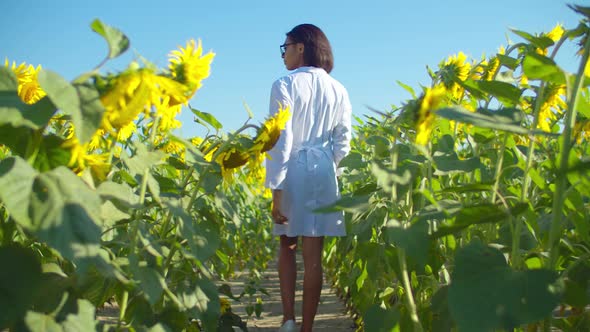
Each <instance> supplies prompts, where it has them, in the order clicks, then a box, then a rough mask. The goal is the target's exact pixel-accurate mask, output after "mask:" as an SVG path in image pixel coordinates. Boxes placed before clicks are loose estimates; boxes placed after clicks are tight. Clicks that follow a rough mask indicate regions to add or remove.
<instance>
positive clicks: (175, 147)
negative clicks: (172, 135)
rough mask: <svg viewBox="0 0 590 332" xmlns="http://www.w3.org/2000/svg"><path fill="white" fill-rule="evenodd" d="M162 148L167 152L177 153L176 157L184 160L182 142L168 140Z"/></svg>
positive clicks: (184, 149) (184, 152)
mask: <svg viewBox="0 0 590 332" xmlns="http://www.w3.org/2000/svg"><path fill="white" fill-rule="evenodd" d="M162 150H163V151H164V152H166V153H168V154H173V155H177V156H178V158H179V159H180V160H182V161H184V160H185V159H184V158H185V154H186V148H185V147H184V144H182V143H179V142H176V141H172V140H169V141H168V142H167V143H166V144H164V146H163V147H162Z"/></svg>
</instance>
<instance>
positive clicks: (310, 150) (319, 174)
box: [265, 67, 352, 237]
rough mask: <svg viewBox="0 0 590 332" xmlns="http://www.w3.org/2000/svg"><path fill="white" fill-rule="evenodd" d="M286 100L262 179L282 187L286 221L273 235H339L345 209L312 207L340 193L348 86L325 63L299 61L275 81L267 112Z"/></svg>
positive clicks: (348, 127) (347, 123) (347, 125)
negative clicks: (320, 65)
mask: <svg viewBox="0 0 590 332" xmlns="http://www.w3.org/2000/svg"><path fill="white" fill-rule="evenodd" d="M279 105H283V107H284V106H289V109H290V112H291V118H290V120H289V121H288V122H287V124H286V127H285V129H284V130H283V131H282V132H281V136H280V138H279V140H278V142H277V144H276V145H275V146H274V147H273V148H272V149H271V150H270V151H269V154H270V157H271V159H270V160H267V161H266V181H265V185H266V186H267V187H268V188H270V189H282V190H283V195H282V197H283V200H282V202H281V212H282V214H283V215H284V216H285V217H287V219H288V223H287V224H286V225H280V224H274V229H273V233H274V234H275V235H287V236H290V237H294V236H344V235H346V228H345V225H344V213H343V212H341V211H339V212H333V213H314V212H313V210H315V209H317V208H319V207H322V206H326V205H329V204H331V203H333V202H334V201H336V200H337V199H339V198H340V193H339V191H338V182H337V180H336V174H337V165H338V163H339V162H340V161H341V160H342V158H344V157H345V156H346V155H347V154H348V152H349V151H350V140H351V117H352V107H351V105H350V100H349V98H348V92H347V91H346V89H345V88H344V86H342V84H340V83H339V82H338V81H336V80H335V79H334V78H332V77H331V76H330V75H329V74H328V73H327V72H326V71H325V70H324V69H322V68H316V67H300V68H298V69H296V70H295V71H293V72H292V73H290V74H289V75H286V76H284V77H282V78H280V79H278V80H276V81H275V82H274V84H273V85H272V89H271V94H270V115H274V114H276V113H277V112H278V110H279Z"/></svg>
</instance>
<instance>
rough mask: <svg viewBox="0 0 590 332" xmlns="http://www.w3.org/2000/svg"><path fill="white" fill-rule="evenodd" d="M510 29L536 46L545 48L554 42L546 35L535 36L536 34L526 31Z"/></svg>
mask: <svg viewBox="0 0 590 332" xmlns="http://www.w3.org/2000/svg"><path fill="white" fill-rule="evenodd" d="M510 30H512V32H514V33H515V34H517V35H519V36H520V37H522V38H524V39H525V40H527V41H528V42H529V43H531V44H532V45H533V46H536V47H538V48H542V49H545V48H547V47H549V46H552V45H553V44H554V42H553V40H551V38H549V37H547V36H540V37H537V36H533V35H531V34H530V33H528V32H525V31H521V30H516V29H510Z"/></svg>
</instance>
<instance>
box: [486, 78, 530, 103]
mask: <svg viewBox="0 0 590 332" xmlns="http://www.w3.org/2000/svg"><path fill="white" fill-rule="evenodd" d="M475 83H476V84H477V86H478V87H479V89H480V90H482V91H484V92H487V93H489V94H491V95H492V96H494V97H496V98H498V100H499V101H501V102H502V103H504V104H505V105H508V106H512V105H516V104H518V102H519V100H520V95H521V94H522V90H521V89H519V88H518V87H516V86H514V85H512V84H509V83H506V82H500V81H475Z"/></svg>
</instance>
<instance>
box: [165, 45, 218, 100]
mask: <svg viewBox="0 0 590 332" xmlns="http://www.w3.org/2000/svg"><path fill="white" fill-rule="evenodd" d="M169 57H170V63H169V65H168V68H169V70H170V73H171V74H172V78H173V79H174V80H175V81H177V82H179V83H181V84H183V85H184V86H185V87H186V89H187V91H186V96H187V100H188V99H190V97H192V96H193V95H194V93H195V92H196V91H197V90H198V89H199V88H200V87H201V81H202V80H204V79H205V78H207V77H209V73H210V68H211V62H212V61H213V57H215V53H212V52H209V53H207V54H205V55H203V48H202V46H201V41H200V40H199V42H198V43H196V44H195V41H194V40H193V39H191V40H189V41H188V42H187V44H186V47H180V49H179V50H174V51H172V52H171V53H170V55H169Z"/></svg>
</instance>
